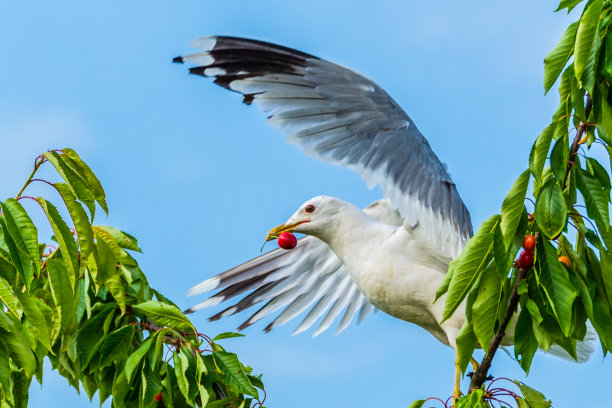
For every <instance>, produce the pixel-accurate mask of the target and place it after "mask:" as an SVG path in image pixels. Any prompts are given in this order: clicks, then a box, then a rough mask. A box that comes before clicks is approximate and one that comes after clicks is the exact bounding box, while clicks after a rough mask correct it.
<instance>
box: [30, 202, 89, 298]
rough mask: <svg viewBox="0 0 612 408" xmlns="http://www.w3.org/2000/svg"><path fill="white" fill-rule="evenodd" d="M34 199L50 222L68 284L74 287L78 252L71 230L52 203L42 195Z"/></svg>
mask: <svg viewBox="0 0 612 408" xmlns="http://www.w3.org/2000/svg"><path fill="white" fill-rule="evenodd" d="M36 201H38V202H39V203H40V205H41V207H42V208H43V211H44V212H45V214H46V215H47V219H48V220H49V223H50V224H51V228H52V229H53V233H54V234H55V239H56V240H57V242H58V244H59V249H60V252H61V253H62V258H63V259H64V262H65V265H66V270H67V271H68V277H69V278H70V284H71V285H72V286H73V287H74V286H75V284H76V276H78V271H79V260H78V255H79V252H78V248H77V245H76V242H75V241H74V237H73V235H72V232H71V231H70V228H69V227H68V225H67V224H66V222H65V221H64V220H63V219H62V217H61V215H60V213H59V212H58V211H57V208H55V206H54V205H53V204H51V203H50V202H48V201H47V200H45V199H44V198H42V197H37V198H36Z"/></svg>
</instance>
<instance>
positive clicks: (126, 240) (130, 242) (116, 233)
mask: <svg viewBox="0 0 612 408" xmlns="http://www.w3.org/2000/svg"><path fill="white" fill-rule="evenodd" d="M96 227H97V228H100V229H102V230H104V231H106V232H108V233H109V234H110V235H111V236H112V237H113V238H114V239H115V241H116V242H117V244H118V245H119V247H121V248H125V249H130V250H132V251H138V252H142V250H141V249H140V248H139V247H138V240H137V239H136V238H135V237H134V236H132V235H130V234H128V233H127V232H123V231H121V230H118V229H117V228H114V227H111V226H108V225H97V226H96Z"/></svg>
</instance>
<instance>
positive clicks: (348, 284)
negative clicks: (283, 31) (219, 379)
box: [174, 36, 472, 395]
mask: <svg viewBox="0 0 612 408" xmlns="http://www.w3.org/2000/svg"><path fill="white" fill-rule="evenodd" d="M193 45H194V47H195V48H199V49H200V51H199V52H196V53H193V54H189V55H184V56H181V57H177V58H175V59H174V62H179V63H189V64H191V65H192V67H191V68H190V69H189V72H190V73H192V74H197V75H202V76H205V77H212V78H214V82H215V83H216V84H218V85H220V86H222V87H224V88H226V89H228V90H231V91H235V92H238V93H240V94H242V97H243V102H244V103H246V104H248V105H251V104H257V105H259V106H260V107H261V108H262V109H263V111H264V112H266V113H267V114H268V122H269V123H270V124H271V125H272V126H274V127H276V128H279V129H281V130H282V131H283V132H284V133H285V134H286V135H287V139H286V140H287V142H289V143H291V144H293V145H296V146H298V147H299V148H300V149H302V150H303V151H304V152H305V153H306V154H308V155H310V156H312V157H315V158H317V159H320V160H323V161H325V162H329V163H332V164H335V165H339V166H343V167H347V168H349V169H352V170H355V171H356V172H357V173H358V174H359V175H360V176H361V177H362V178H363V179H364V180H365V182H366V184H367V186H368V187H370V188H371V187H373V186H375V185H379V186H380V188H381V190H382V192H383V195H384V198H383V199H381V200H379V201H376V202H374V203H372V204H370V205H369V206H368V207H366V208H365V209H363V210H361V209H359V208H357V207H356V206H354V205H352V204H350V203H347V202H345V201H343V200H340V199H338V198H333V197H327V196H318V197H314V198H312V199H310V200H308V201H306V202H305V203H303V204H302V205H301V206H300V207H299V208H298V209H297V211H296V212H295V213H294V214H293V215H292V216H291V217H290V218H289V219H288V220H287V221H286V222H285V223H283V224H282V225H279V226H278V227H276V228H273V229H272V230H271V231H270V232H269V234H268V239H272V238H275V237H277V236H278V234H279V233H281V232H298V233H302V234H305V235H307V236H306V237H304V238H301V239H300V240H299V241H298V244H297V247H296V248H295V249H293V250H290V251H286V250H283V249H276V250H274V251H271V252H269V253H266V254H264V255H262V256H259V257H257V258H255V259H252V260H250V261H248V262H246V263H244V264H242V265H239V266H237V267H235V268H232V269H230V270H228V271H226V272H223V273H221V274H219V275H216V276H214V277H212V278H210V279H208V280H205V281H204V282H202V283H200V284H198V285H196V286H195V287H193V288H192V289H191V290H190V291H189V295H196V294H201V293H204V292H208V291H212V290H216V289H220V291H219V292H217V293H215V294H213V295H212V296H211V297H210V298H208V299H207V300H205V301H203V302H202V303H200V304H198V305H196V306H194V307H192V308H190V309H188V310H187V312H194V311H196V310H199V309H202V308H206V307H209V306H213V305H217V304H220V303H222V302H225V301H228V300H230V299H234V298H237V297H239V296H242V295H244V296H243V297H242V298H240V299H239V300H237V302H236V303H234V304H232V305H230V306H228V307H227V308H225V309H224V310H222V311H221V312H219V313H217V314H215V315H214V316H212V317H211V318H210V319H211V320H217V319H220V318H222V317H226V316H230V315H233V314H235V313H238V312H241V311H243V310H246V309H248V308H250V307H252V306H255V305H260V304H261V305H262V306H261V307H260V308H259V309H258V310H257V311H256V312H255V313H254V314H252V315H251V316H250V317H249V318H248V319H247V320H246V321H245V322H244V323H243V324H242V325H241V326H240V327H239V328H238V329H239V330H241V329H244V328H246V327H248V326H250V325H252V324H254V323H255V322H257V321H259V320H261V319H263V318H265V317H266V316H269V315H271V314H273V313H275V312H277V311H280V312H279V314H278V315H277V316H276V317H275V318H274V319H273V320H272V322H270V323H269V324H268V325H267V326H266V327H265V331H269V330H272V329H273V328H274V327H276V326H280V325H283V324H285V323H287V322H288V321H290V320H292V319H294V318H295V317H297V316H298V315H301V314H302V313H306V316H305V317H304V318H303V319H302V321H301V322H300V323H299V325H298V327H297V328H296V329H295V333H300V332H303V331H305V330H308V329H309V328H310V327H312V326H313V325H314V324H315V323H316V322H317V320H319V318H321V317H323V318H322V320H321V321H320V323H319V324H318V327H317V329H316V330H315V332H314V335H315V336H316V335H318V334H320V333H321V332H323V331H325V330H326V329H328V328H329V327H330V326H331V324H332V323H333V321H334V320H335V319H336V318H337V317H339V316H340V315H342V316H341V317H340V321H339V324H338V327H337V329H336V333H339V332H340V331H342V330H344V329H345V328H346V327H347V326H348V325H349V324H350V322H351V321H352V320H353V319H354V317H355V316H357V320H358V322H360V321H361V320H362V319H364V318H365V317H366V316H367V315H368V314H369V313H370V312H371V311H372V310H375V309H378V310H381V311H383V312H385V313H388V314H390V315H392V316H394V317H397V318H399V319H402V320H405V321H408V322H411V323H414V324H417V325H418V326H420V327H422V328H424V329H425V330H427V331H428V332H430V333H431V334H432V335H433V336H434V337H435V338H436V339H438V340H439V341H440V342H442V343H444V344H446V345H448V346H450V347H453V348H456V338H457V335H458V333H459V331H460V329H461V326H462V325H463V323H464V321H465V319H466V317H465V312H464V308H463V307H460V308H459V309H457V311H456V312H455V314H454V315H453V316H452V317H451V318H449V319H448V320H446V321H444V322H443V323H440V321H441V320H442V309H443V305H444V298H441V299H440V300H438V301H437V302H435V303H434V299H435V295H436V291H437V289H438V287H439V286H440V285H441V283H442V281H443V279H444V276H445V274H446V271H447V269H448V265H449V263H450V261H451V260H452V259H454V258H455V257H457V256H458V255H459V254H460V253H461V251H462V250H463V248H464V247H465V244H466V242H467V241H468V239H469V238H470V237H471V236H472V223H471V220H470V214H469V212H468V210H467V208H466V206H465V204H464V203H463V201H462V200H461V197H460V196H459V193H458V192H457V187H456V185H455V183H453V181H452V179H451V176H450V175H449V173H448V171H447V170H446V167H445V166H444V165H443V164H442V162H441V161H440V160H439V159H438V157H437V156H436V154H435V153H434V152H433V150H432V149H431V147H430V145H429V143H428V142H427V140H426V139H425V137H423V135H422V134H421V132H419V130H418V129H417V127H416V125H415V123H414V122H413V121H412V119H410V117H409V116H408V115H407V114H406V113H405V112H404V111H403V110H402V109H401V107H400V106H399V105H398V104H397V103H396V102H395V101H394V100H393V99H392V98H391V97H390V96H389V95H388V94H387V93H386V92H385V91H384V90H383V89H382V88H381V87H380V86H378V85H377V84H376V83H374V82H373V81H372V80H370V79H368V78H366V77H365V76H363V75H361V74H358V73H357V72H355V71H352V70H350V69H348V68H345V67H343V66H340V65H337V64H334V63H332V62H329V61H326V60H324V59H320V58H318V57H315V56H313V55H310V54H307V53H304V52H301V51H297V50H293V49H290V48H287V47H283V46H280V45H276V44H271V43H267V42H262V41H256V40H251V39H245V38H236V37H223V36H216V37H204V38H201V39H198V40H196V41H195V42H194V43H193ZM459 378H460V377H459V372H457V373H456V377H455V380H456V381H455V394H456V395H458V392H459V390H458V380H459Z"/></svg>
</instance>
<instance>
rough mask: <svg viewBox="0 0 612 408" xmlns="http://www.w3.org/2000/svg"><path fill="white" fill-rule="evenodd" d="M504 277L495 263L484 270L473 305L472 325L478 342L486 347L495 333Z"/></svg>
mask: <svg viewBox="0 0 612 408" xmlns="http://www.w3.org/2000/svg"><path fill="white" fill-rule="evenodd" d="M502 285H503V282H502V279H501V277H500V275H499V273H498V272H497V271H496V268H495V266H494V264H491V265H490V266H489V267H488V268H486V269H485V270H484V272H483V273H482V276H481V278H480V284H479V285H478V295H477V297H476V300H475V301H474V304H473V305H472V319H471V320H472V326H473V329H474V334H475V335H476V339H478V344H480V345H481V347H483V348H486V347H487V346H488V345H489V343H491V339H492V338H493V334H494V333H495V323H496V321H497V315H498V314H499V313H498V312H499V311H498V308H499V305H500V301H501V295H502V290H501V289H502Z"/></svg>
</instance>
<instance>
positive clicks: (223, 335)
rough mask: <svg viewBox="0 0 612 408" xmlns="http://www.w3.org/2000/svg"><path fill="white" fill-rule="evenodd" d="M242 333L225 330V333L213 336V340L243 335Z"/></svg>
mask: <svg viewBox="0 0 612 408" xmlns="http://www.w3.org/2000/svg"><path fill="white" fill-rule="evenodd" d="M244 336H245V335H244V334H241V333H235V332H225V333H221V334H218V335H216V336H215V337H214V338H213V341H217V340H222V339H231V338H232V337H244Z"/></svg>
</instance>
